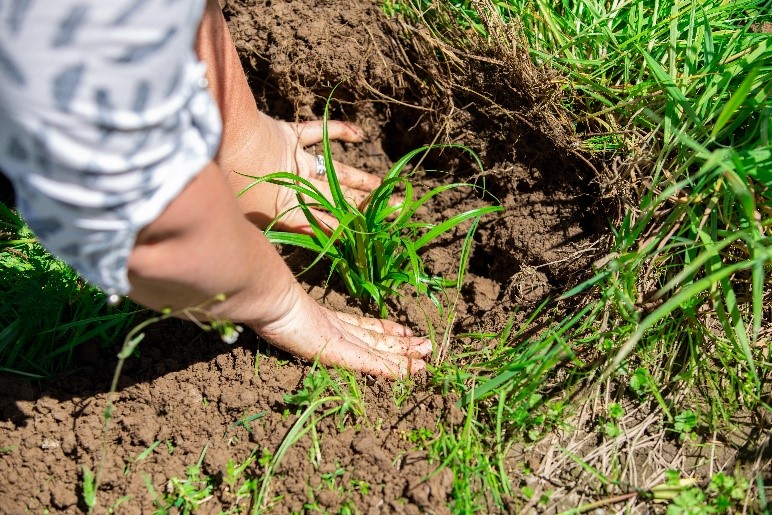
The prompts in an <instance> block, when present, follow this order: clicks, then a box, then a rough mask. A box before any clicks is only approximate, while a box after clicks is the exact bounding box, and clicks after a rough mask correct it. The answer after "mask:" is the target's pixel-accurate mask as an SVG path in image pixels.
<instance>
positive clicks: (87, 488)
mask: <svg viewBox="0 0 772 515" xmlns="http://www.w3.org/2000/svg"><path fill="white" fill-rule="evenodd" d="M82 489H83V490H82V491H83V502H84V503H85V505H86V507H87V508H88V511H89V513H91V512H92V511H93V509H94V506H96V497H97V496H96V490H97V485H96V478H95V476H94V473H93V472H92V471H91V469H90V468H88V467H87V466H85V465H83V484H82Z"/></svg>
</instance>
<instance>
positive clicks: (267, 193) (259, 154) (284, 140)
mask: <svg viewBox="0 0 772 515" xmlns="http://www.w3.org/2000/svg"><path fill="white" fill-rule="evenodd" d="M259 119H260V123H259V126H258V128H257V130H256V131H255V132H254V136H253V137H251V138H250V139H249V141H247V142H246V143H245V144H244V145H243V146H241V147H240V148H239V149H238V151H237V152H231V153H228V154H226V153H221V155H220V157H219V161H220V164H221V166H222V167H223V168H224V169H225V170H227V171H232V172H238V173H232V172H231V173H230V174H229V176H228V180H229V182H231V184H232V187H233V188H234V190H236V191H240V190H241V189H243V188H244V187H245V186H247V185H248V184H250V183H251V182H252V180H251V179H248V178H246V177H244V176H243V175H239V173H240V174H247V175H254V176H261V175H267V174H269V173H273V172H290V173H294V174H297V175H298V176H300V177H303V178H305V179H307V180H309V181H310V182H311V183H312V184H313V185H314V186H316V187H317V188H318V189H319V190H320V191H321V192H322V193H324V194H325V195H326V196H327V197H328V198H330V199H331V195H330V188H329V185H328V183H327V177H326V175H319V174H318V173H317V166H316V158H315V156H314V155H313V154H311V153H309V152H308V151H307V150H306V149H307V148H308V147H311V146H313V145H318V144H319V143H321V141H322V121H321V120H318V121H312V122H302V123H288V122H284V121H280V120H275V119H273V118H271V117H269V116H267V115H265V114H263V113H260V118H259ZM327 128H328V134H329V137H330V140H337V141H346V142H352V143H353V142H359V141H362V131H361V129H359V128H358V127H357V126H355V125H353V124H350V123H346V122H341V121H335V120H331V121H329V122H328V124H327ZM318 150H319V152H321V145H318ZM333 166H334V168H335V173H336V175H337V177H338V181H339V182H340V185H341V189H342V190H343V194H344V196H345V197H346V198H347V199H348V200H349V201H350V202H352V203H354V204H356V205H358V206H361V205H362V204H363V203H364V202H365V201H366V199H367V196H368V195H369V194H370V193H371V192H372V191H373V190H374V189H375V188H377V187H378V186H379V185H380V184H381V179H380V178H379V177H377V176H376V175H373V174H370V173H367V172H363V171H362V170H359V169H357V168H355V167H353V166H349V165H347V164H344V163H341V162H339V161H333ZM239 203H240V204H241V206H242V210H243V211H244V213H245V214H246V216H247V218H249V219H250V220H251V221H252V222H253V223H255V224H256V225H257V226H258V227H261V228H265V227H266V226H267V225H268V224H269V223H271V222H272V221H273V220H274V219H275V218H276V217H277V216H279V215H281V214H282V213H284V215H283V216H282V217H281V218H280V220H279V221H278V223H276V225H275V226H274V227H275V228H277V229H280V230H284V231H291V232H299V233H306V234H313V232H312V231H311V227H310V225H309V224H308V220H306V217H305V215H304V213H303V211H302V210H300V209H299V208H298V207H297V206H298V201H297V195H296V194H295V191H293V190H292V189H290V188H286V187H279V186H275V185H273V184H268V183H261V184H258V185H256V186H253V187H252V188H251V189H250V190H248V191H247V192H245V193H244V194H243V195H242V196H241V197H240V198H239ZM311 212H312V213H313V214H314V216H315V217H316V218H317V220H319V222H321V223H322V226H326V227H329V228H331V229H334V228H335V227H337V225H338V222H337V220H336V219H335V218H334V217H333V216H331V215H330V214H329V213H326V212H324V211H321V210H318V209H311Z"/></svg>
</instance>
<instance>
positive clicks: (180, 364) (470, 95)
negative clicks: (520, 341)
mask: <svg viewBox="0 0 772 515" xmlns="http://www.w3.org/2000/svg"><path fill="white" fill-rule="evenodd" d="M225 12H226V15H227V17H228V21H229V24H230V27H231V30H232V33H233V35H234V38H235V40H236V44H237V47H238V49H239V51H240V53H241V55H242V57H243V61H244V64H245V67H246V69H247V70H248V74H249V77H250V80H251V83H252V86H253V90H254V92H255V96H256V98H257V99H258V102H259V105H260V107H261V108H262V109H264V110H265V111H266V112H268V113H269V114H271V115H273V116H276V117H279V118H284V119H288V120H294V119H299V120H305V119H318V118H320V117H321V110H322V108H323V105H324V101H325V99H326V98H327V95H328V94H329V92H330V90H331V87H332V86H334V85H335V84H338V83H341V82H342V84H341V86H340V87H339V88H338V90H336V93H335V102H334V104H333V116H334V117H335V118H339V119H347V120H351V121H354V122H356V123H358V124H360V125H361V126H362V127H363V128H364V129H365V131H366V134H367V141H366V142H365V143H363V144H360V145H336V146H335V148H334V153H335V155H336V158H337V159H339V160H341V161H345V162H348V163H350V164H353V165H355V166H358V167H360V168H362V169H364V170H367V171H371V172H374V173H380V174H383V173H384V172H385V170H386V169H388V167H389V165H390V164H391V163H392V162H393V161H394V160H395V159H397V158H398V157H400V156H401V155H402V154H404V153H406V152H407V151H409V150H412V149H413V148H416V147H418V146H420V145H423V144H427V143H431V142H434V141H437V142H456V143H463V144H465V145H468V146H469V147H471V148H472V149H474V150H475V151H477V152H478V153H479V155H480V157H481V158H482V160H483V163H484V165H485V172H482V173H481V171H480V170H479V169H477V168H475V167H473V166H472V163H471V160H470V159H469V158H468V157H465V155H464V154H463V153H462V152H457V151H448V150H446V151H444V152H438V153H437V154H436V155H434V156H432V157H430V158H428V159H427V160H426V161H425V162H424V163H423V165H424V166H423V169H422V170H418V171H417V172H416V173H417V175H416V183H417V184H422V185H424V186H425V187H429V186H432V185H437V184H440V183H444V182H447V181H451V180H471V179H475V178H476V179H477V180H478V181H479V182H478V183H480V184H481V183H482V181H483V180H484V181H485V185H486V187H487V189H488V191H489V192H490V193H491V194H493V195H495V196H496V197H497V198H499V199H500V201H501V203H502V204H503V206H504V207H505V211H504V213H503V214H501V215H500V216H490V217H488V218H486V219H485V220H484V221H483V223H482V224H481V225H480V228H479V230H478V233H477V235H476V245H475V246H474V249H473V254H472V258H471V262H470V270H469V274H468V276H467V280H466V282H465V286H464V288H463V290H462V294H463V295H462V298H461V299H460V301H459V302H458V305H457V316H456V320H455V324H456V325H455V327H454V330H455V331H456V332H465V331H473V330H480V329H485V330H496V329H498V328H500V327H501V325H502V324H503V322H504V321H505V320H506V318H507V316H509V314H510V313H512V312H513V311H514V310H515V308H516V307H517V306H521V305H526V306H530V305H533V304H534V303H536V302H538V301H540V300H541V299H543V298H544V297H545V296H547V295H550V294H555V293H556V292H560V291H564V289H565V288H566V287H568V286H570V285H571V284H574V283H575V282H576V281H578V280H580V279H581V278H582V277H584V276H585V274H586V272H587V270H588V269H589V267H590V263H591V262H592V260H593V259H594V258H596V257H597V255H598V253H600V252H602V251H604V250H606V248H605V246H606V243H604V242H605V241H606V238H607V235H606V228H607V226H608V225H609V222H608V220H606V218H605V215H603V211H602V209H601V206H600V205H599V204H598V203H597V199H598V198H599V194H598V191H597V187H596V185H595V182H594V181H595V179H596V177H595V176H594V172H593V170H592V167H591V165H589V164H587V163H586V162H585V161H583V160H581V159H578V158H577V157H576V156H575V155H574V154H573V153H572V150H571V149H572V148H573V140H572V138H571V135H570V132H569V131H568V130H567V129H566V128H565V126H564V125H563V124H562V123H561V121H560V120H559V119H558V118H556V117H555V116H553V115H551V114H550V113H551V111H550V109H549V102H550V101H552V100H554V98H553V97H554V96H555V95H556V94H557V93H555V92H554V91H552V90H551V89H550V88H549V87H547V86H545V84H547V82H548V81H547V82H545V81H541V80H539V77H538V76H536V75H533V74H535V73H536V72H535V71H532V72H529V73H531V74H532V75H528V74H527V73H525V72H524V71H523V68H522V66H523V64H522V62H514V61H511V59H512V56H501V55H484V53H485V52H486V49H484V48H483V49H479V53H482V54H483V57H484V58H472V57H469V56H466V57H464V58H463V59H461V61H460V62H459V61H458V59H459V57H458V55H456V56H453V55H451V50H447V49H446V50H447V51H446V53H445V54H444V58H443V57H442V55H441V56H440V57H439V58H438V57H437V56H438V54H441V53H440V52H438V51H436V49H432V48H430V46H428V45H429V44H428V43H427V38H426V37H425V35H423V34H420V33H410V32H408V31H407V29H406V28H405V27H404V26H402V25H400V24H398V23H397V22H396V21H394V20H391V19H388V18H387V17H386V16H385V15H384V14H383V13H382V11H381V10H380V8H379V7H378V6H377V5H376V3H369V2H364V1H360V0H334V1H329V0H303V1H299V0H295V1H276V0H269V1H264V2H255V1H248V0H244V1H230V2H227V3H226V6H225ZM479 53H478V54H479ZM454 59H455V60H454ZM508 59H509V60H510V61H508ZM424 170H442V172H437V171H428V172H427V171H424ZM489 202H490V198H488V199H484V198H483V199H481V198H480V197H479V195H476V194H475V193H474V192H473V191H472V190H463V191H462V190H459V191H458V192H457V193H454V194H450V195H448V196H446V197H444V198H440V199H438V201H437V202H436V203H435V204H434V205H432V206H430V209H431V211H430V212H429V213H427V214H426V216H427V217H429V218H432V219H441V218H447V217H448V216H451V215H452V214H455V213H457V212H459V211H460V210H462V209H468V208H470V207H473V206H479V205H482V204H484V203H489ZM463 238H464V232H463V230H459V231H458V232H457V233H456V234H452V235H450V236H449V237H448V238H446V239H445V240H443V242H442V243H441V244H438V245H434V246H433V247H432V248H430V249H429V250H428V253H427V256H426V262H427V264H428V265H429V267H430V268H431V270H432V271H433V272H436V273H445V274H448V275H451V276H453V275H455V273H456V272H457V270H456V267H457V266H458V255H459V250H460V248H461V244H462V241H463ZM307 257H308V256H305V255H304V254H303V253H299V252H294V253H293V252H290V253H288V261H289V262H290V263H291V264H292V266H296V267H297V269H298V270H300V269H301V268H300V267H302V265H303V263H307V262H308V261H307ZM325 276H326V274H325V272H324V271H323V270H321V271H319V272H318V273H317V274H316V275H313V274H312V275H309V276H308V277H306V276H304V277H306V282H307V284H308V285H309V289H310V290H312V293H313V294H314V295H315V296H316V297H317V298H319V299H320V301H321V302H324V303H326V304H328V305H330V306H333V307H336V308H338V309H348V310H354V311H356V309H357V306H356V304H355V303H354V302H353V301H351V300H350V299H347V298H346V296H345V295H343V294H341V293H340V292H339V291H338V290H337V289H336V287H335V284H334V283H333V284H331V285H329V286H328V287H326V288H322V287H321V284H322V282H323V280H324V278H325ZM427 308H428V309H427ZM432 309H433V308H432V307H431V305H430V304H429V305H426V304H421V305H418V304H416V301H415V300H414V299H413V298H411V297H410V296H409V295H408V296H406V297H405V298H403V299H401V300H399V301H398V302H395V303H394V304H393V305H392V306H391V315H390V316H391V317H392V318H395V319H398V320H402V321H405V322H407V323H409V324H411V325H412V326H413V327H415V328H416V329H418V330H427V324H429V323H431V324H433V325H434V326H435V327H437V326H441V325H442V319H440V318H437V317H429V320H427V319H426V317H425V313H428V312H432ZM90 351H91V352H84V353H83V356H82V360H81V362H80V363H81V364H80V368H79V369H78V370H77V372H76V373H74V374H73V375H71V376H69V377H66V378H63V379H59V380H54V381H50V382H48V383H45V384H37V383H30V382H27V381H24V380H20V379H18V378H10V377H6V378H3V379H2V384H1V385H0V428H2V436H0V452H2V454H1V455H0V474H2V476H3V478H4V479H3V481H1V482H0V507H1V508H0V511H2V512H4V513H23V512H33V513H39V512H42V511H44V510H50V511H62V512H70V513H77V512H80V511H81V510H83V509H84V504H83V501H82V499H83V497H82V483H83V481H82V479H83V467H88V468H89V469H92V470H93V469H94V468H95V467H96V466H97V464H98V462H99V459H100V458H99V457H100V450H101V449H102V446H103V444H104V445H105V449H106V460H105V466H104V467H103V469H102V470H103V472H102V476H101V478H100V479H101V486H100V491H99V503H100V509H99V510H98V512H100V513H101V512H104V511H105V510H106V509H107V508H108V507H110V506H111V505H113V504H114V503H116V502H119V499H122V498H123V497H124V496H128V499H126V500H125V501H120V502H122V504H120V508H118V510H117V511H118V512H126V513H139V512H149V511H151V510H152V509H153V495H152V494H151V490H150V488H149V487H148V484H150V485H152V487H153V488H154V490H155V491H156V492H157V493H158V494H159V495H160V494H162V493H163V492H165V491H166V488H167V482H168V481H169V479H170V478H172V477H178V478H184V477H186V476H185V474H186V467H188V466H190V465H193V464H195V463H196V462H197V460H198V459H199V456H200V455H201V453H202V451H203V450H204V449H206V453H205V455H204V457H203V462H202V469H203V472H204V473H206V474H207V475H210V476H212V477H214V478H215V480H216V481H218V483H217V485H215V489H214V496H213V497H212V498H211V499H209V500H208V501H207V502H206V503H204V504H203V505H202V507H201V511H202V512H203V513H218V512H219V511H220V510H227V509H230V508H232V507H234V506H235V505H236V504H238V503H237V500H236V497H237V496H236V495H235V493H234V492H233V491H232V490H230V489H229V488H228V487H227V485H226V482H225V481H224V479H223V473H224V471H225V469H226V464H227V462H228V460H229V459H231V458H232V459H234V460H236V462H238V463H240V462H241V461H243V460H245V459H246V458H247V457H248V456H249V455H250V453H252V452H253V451H255V452H256V453H257V455H258V457H259V456H260V455H261V454H262V452H263V450H265V451H266V452H269V453H273V452H275V451H276V449H277V448H278V447H279V445H280V443H281V442H282V440H283V439H284V437H285V436H286V433H287V431H288V430H289V429H290V428H291V426H292V425H293V423H294V422H295V420H296V418H295V416H294V415H292V413H294V408H292V409H290V407H288V406H287V405H286V404H285V401H284V398H283V395H284V394H286V393H291V392H294V391H296V390H297V389H298V388H299V387H301V386H302V383H303V379H304V377H305V376H306V375H307V373H308V372H309V365H308V364H306V363H300V362H297V361H295V360H294V359H292V358H290V357H288V356H286V355H282V354H277V353H276V351H272V350H271V349H269V348H265V347H261V345H260V344H258V342H257V341H256V339H255V338H254V336H253V335H244V336H243V337H242V339H241V341H240V342H239V344H238V345H237V346H235V347H228V346H226V345H225V344H223V343H222V342H220V341H219V340H217V339H216V338H213V337H211V336H210V335H207V334H202V333H201V331H200V330H199V329H198V328H197V327H195V326H193V325H192V324H188V323H184V322H179V321H169V322H164V323H161V324H157V325H155V326H151V327H150V329H149V330H148V331H147V338H146V340H145V342H143V343H142V345H141V347H140V351H139V356H137V357H133V358H131V359H130V360H129V362H128V363H127V367H126V369H125V371H124V373H123V375H122V378H121V381H120V385H119V391H118V392H117V393H116V394H115V397H114V403H115V407H114V410H113V419H112V423H111V426H110V429H109V432H108V433H107V434H106V439H105V438H104V436H105V433H104V431H103V411H104V409H105V406H106V402H107V394H106V392H107V391H108V390H109V384H110V379H111V377H112V372H113V369H114V366H115V364H116V358H115V352H116V351H115V349H108V350H99V349H90ZM365 384H366V387H365V389H364V391H363V392H362V393H363V396H364V399H365V406H366V413H365V414H364V415H363V416H362V417H359V418H357V419H347V420H344V421H342V424H343V427H344V429H343V430H341V429H340V428H339V427H338V422H339V421H337V420H334V419H332V418H329V419H325V420H324V421H322V422H321V423H320V424H319V426H318V428H317V431H316V439H317V441H318V442H319V449H320V450H319V455H318V458H319V461H318V462H316V458H313V456H315V455H316V452H317V451H316V450H315V448H312V445H313V439H312V438H311V437H310V436H306V437H304V438H303V439H302V440H301V441H300V442H298V443H297V444H296V445H294V446H293V447H291V448H290V450H289V451H288V453H287V454H286V456H285V457H284V459H283V461H282V463H281V465H280V467H279V469H278V470H277V471H276V475H275V478H274V480H273V481H272V483H271V489H270V492H269V498H270V499H274V501H272V503H271V504H272V505H273V506H274V508H275V511H276V512H277V513H285V512H291V511H302V510H303V507H304V504H305V503H309V504H312V505H313V504H315V505H316V506H319V507H321V508H322V509H327V510H329V511H331V512H335V511H336V510H337V509H339V508H341V507H342V506H344V505H346V503H349V504H350V505H352V506H355V507H356V509H357V511H359V512H363V513H391V512H400V513H401V512H406V513H419V512H429V513H446V512H448V508H447V507H446V506H447V503H448V501H449V500H450V497H451V495H452V488H453V476H452V473H451V472H450V471H448V470H444V471H442V472H441V473H439V474H436V475H431V472H432V471H433V470H434V469H435V468H436V466H437V463H430V462H429V460H428V457H427V456H426V455H425V453H422V452H416V451H415V447H416V445H415V443H414V442H413V441H411V440H413V438H411V435H414V434H415V430H420V429H422V428H426V429H429V430H433V429H434V428H436V426H437V422H438V420H440V419H443V420H444V421H445V422H446V423H447V424H450V425H453V424H459V423H461V422H462V420H461V419H460V412H459V411H458V410H457V409H456V408H455V404H454V403H455V400H456V399H454V398H452V397H449V396H443V395H441V394H439V393H437V392H435V391H433V390H432V389H431V388H429V387H428V386H426V385H427V384H428V383H427V381H426V378H419V379H418V380H417V383H416V384H415V385H414V386H413V389H412V391H410V392H408V394H407V396H406V398H405V399H404V400H403V402H402V403H401V404H399V403H397V402H395V398H398V399H399V397H400V396H399V392H400V390H399V389H400V388H401V387H402V385H396V387H395V385H394V384H393V383H392V382H390V381H385V380H374V379H371V378H365ZM395 392H396V393H395ZM398 404H399V406H398ZM258 413H264V414H263V415H262V416H261V417H260V418H257V419H255V420H254V421H252V422H251V423H250V424H249V430H247V429H246V428H245V427H244V426H243V425H236V426H234V425H233V424H234V423H236V422H237V421H238V420H239V419H242V418H244V417H248V416H250V415H255V414H258ZM156 441H159V442H161V443H160V444H159V445H158V446H157V447H156V448H155V450H154V451H153V452H152V453H150V455H149V456H147V457H146V458H145V459H141V460H140V459H138V456H139V455H140V454H141V453H142V452H143V451H145V450H146V449H148V447H150V446H151V445H153V444H154V442H156ZM310 456H311V457H310ZM249 471H250V472H251V473H252V474H256V475H258V476H259V475H260V473H261V467H260V466H259V465H258V464H257V463H255V464H254V465H253V466H252V467H251V468H250V469H249ZM330 478H332V479H330ZM362 481H364V482H366V484H367V485H369V492H368V493H366V494H365V492H364V490H363V489H362V488H361V485H362V484H363V483H360V482H362ZM341 485H345V487H344V488H339V487H340V486H341ZM352 485H354V486H352ZM356 485H360V487H356ZM365 490H367V489H365ZM240 505H241V506H242V507H245V506H246V505H245V501H240Z"/></svg>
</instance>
